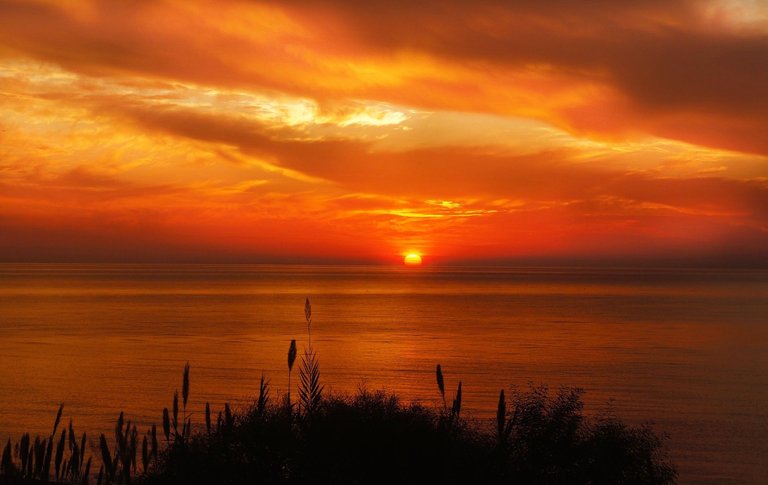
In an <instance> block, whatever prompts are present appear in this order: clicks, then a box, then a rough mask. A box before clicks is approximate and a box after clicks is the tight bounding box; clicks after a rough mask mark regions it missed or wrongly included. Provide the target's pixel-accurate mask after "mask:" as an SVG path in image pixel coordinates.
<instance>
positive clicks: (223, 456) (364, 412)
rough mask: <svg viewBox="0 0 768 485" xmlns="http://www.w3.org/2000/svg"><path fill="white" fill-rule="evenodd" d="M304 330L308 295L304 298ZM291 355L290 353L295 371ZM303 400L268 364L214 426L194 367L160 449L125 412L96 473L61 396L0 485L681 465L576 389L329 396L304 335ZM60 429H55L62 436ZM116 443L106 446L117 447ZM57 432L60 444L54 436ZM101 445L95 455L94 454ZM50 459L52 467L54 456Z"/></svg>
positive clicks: (590, 474)
mask: <svg viewBox="0 0 768 485" xmlns="http://www.w3.org/2000/svg"><path fill="white" fill-rule="evenodd" d="M305 317H306V321H307V331H308V334H309V332H310V331H311V306H310V304H309V300H307V302H306V305H305ZM295 358H296V345H295V341H293V342H292V343H291V347H290V350H289V353H288V367H289V378H290V371H291V370H292V367H293V362H294V361H295ZM300 378H301V379H300V386H299V397H300V400H299V406H294V405H293V403H291V401H290V398H288V397H287V396H286V399H275V400H274V401H273V400H272V399H271V398H270V384H269V381H268V380H266V379H265V377H264V375H263V374H262V377H261V380H260V382H259V394H258V397H257V398H256V399H254V403H253V404H252V405H251V406H250V407H248V408H245V409H242V410H239V411H236V412H233V410H232V408H231V407H230V406H229V404H228V403H227V404H225V405H224V409H223V411H219V412H218V417H217V419H216V422H215V424H214V422H213V419H212V411H211V408H210V404H209V403H206V405H205V418H204V424H202V423H201V424H199V425H197V427H196V428H195V429H193V423H192V420H191V417H190V415H189V414H188V413H187V401H188V398H189V393H190V369H189V365H188V364H187V365H186V366H185V368H184V373H183V377H182V394H181V397H182V399H181V408H180V406H179V393H178V391H176V392H175V393H174V395H173V400H172V407H171V410H170V411H169V409H168V408H165V409H163V412H162V424H163V434H164V436H165V447H164V448H163V449H161V448H160V446H159V444H158V438H157V429H156V427H155V426H154V425H153V426H152V427H151V428H150V429H149V430H148V431H147V432H146V434H145V435H143V436H142V439H141V442H140V443H141V445H140V446H139V432H138V429H137V427H136V426H135V425H132V424H131V422H130V421H128V422H125V419H124V416H123V414H122V413H120V416H119V417H118V419H117V422H116V425H115V436H114V439H113V440H108V439H107V437H106V436H105V435H103V434H102V435H101V436H100V437H99V441H98V445H96V444H95V443H92V444H91V447H92V455H93V454H95V455H96V456H97V458H96V459H97V460H98V461H99V462H100V465H99V471H98V473H97V474H94V476H91V463H92V458H88V459H87V460H86V459H85V455H86V446H87V441H86V435H85V434H83V435H82V438H81V439H80V440H77V439H76V435H75V432H74V430H73V428H72V423H71V421H70V424H69V428H68V430H63V431H62V432H61V435H60V437H59V435H57V429H58V426H59V423H60V420H61V416H62V410H63V406H62V407H60V408H59V410H58V413H57V415H56V418H55V420H54V425H53V431H52V433H51V435H50V436H49V437H48V438H40V437H37V438H35V440H34V441H32V439H31V437H30V435H29V434H28V433H27V434H24V435H23V436H22V438H21V439H20V440H19V442H18V443H16V444H13V443H12V442H11V440H8V442H7V444H6V445H5V447H4V448H3V452H2V457H1V458H0V485H6V484H27V483H48V482H49V480H56V481H57V482H60V483H69V484H78V485H86V484H88V483H91V482H93V481H95V483H96V484H97V485H108V484H120V485H122V484H125V485H128V484H131V483H144V484H147V485H154V484H157V485H162V484H241V483H242V484H246V483H247V484H252V483H266V484H270V483H286V484H305V483H307V484H309V483H318V484H325V483H327V484H377V483H441V484H454V483H455V484H459V483H461V484H475V483H489V484H497V483H498V484H502V483H510V484H512V483H515V484H570V483H574V484H666V483H673V482H674V481H675V479H676V472H675V469H674V467H673V466H672V464H671V463H670V461H669V459H668V458H667V455H666V451H665V449H664V446H663V440H662V438H661V437H659V436H658V435H657V434H656V433H654V431H653V430H652V429H651V428H650V427H649V426H640V427H633V426H628V425H626V424H625V423H623V422H621V421H620V420H619V419H617V418H616V417H613V416H600V417H597V418H589V417H587V416H585V415H584V413H583V402H582V400H581V391H580V390H578V389H572V388H562V389H560V390H559V391H558V392H556V393H550V392H549V390H548V389H547V388H546V387H531V388H529V389H528V390H525V391H512V392H511V393H510V395H509V397H508V396H507V395H506V394H505V392H504V390H502V391H501V392H500V394H499V401H498V406H497V415H496V419H495V420H493V421H489V422H487V423H483V422H478V421H473V422H470V421H468V420H467V419H465V418H463V417H462V416H461V406H462V384H461V381H459V383H458V386H457V391H456V394H455V397H454V399H453V401H452V405H451V406H450V408H449V406H448V401H447V399H446V395H445V378H444V375H443V370H442V368H441V366H440V365H437V367H436V378H437V387H438V392H439V393H440V396H441V398H442V404H443V405H442V407H441V408H438V409H431V408H428V407H425V406H422V405H420V404H407V403H403V402H401V401H400V399H399V398H398V397H397V396H396V395H394V394H386V393H384V392H370V391H367V390H360V391H359V392H358V393H356V394H354V395H338V394H337V395H326V394H322V389H323V386H322V385H321V383H320V370H319V364H318V361H317V356H316V354H315V352H314V350H313V349H312V347H311V344H309V347H308V348H307V349H305V352H304V356H303V357H302V362H301V365H300ZM57 438H58V439H57ZM110 442H111V447H110ZM54 443H55V448H54ZM94 451H95V453H94ZM51 465H53V468H51Z"/></svg>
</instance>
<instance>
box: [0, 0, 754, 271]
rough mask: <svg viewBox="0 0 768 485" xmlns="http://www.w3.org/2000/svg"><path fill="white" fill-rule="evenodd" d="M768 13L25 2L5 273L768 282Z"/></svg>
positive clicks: (10, 89) (710, 1) (0, 93)
mask: <svg viewBox="0 0 768 485" xmlns="http://www.w3.org/2000/svg"><path fill="white" fill-rule="evenodd" d="M767 132H768V1H766V0H744V1H735V0H695V1H688V0H643V1H639V0H627V1H621V2H616V1H614V0H583V1H579V2H573V1H566V0H542V1H539V2H530V1H523V0H477V1H472V2H469V1H459V0H439V1H437V0H425V1H419V2H397V1H380V0H368V1H365V2H361V1H357V0H330V1H314V0H295V1H291V2H269V1H266V2H255V1H210V2H206V1H197V2H189V1H163V0H157V1H148V0H135V1H128V0H112V1H83V0H78V1H75V0H72V1H67V2H61V1H59V0H56V1H49V0H24V1H15V0H0V261H6V262H27V261H39V262H56V261H62V262H67V261H80V262H88V261H93V262H135V261H146V262H299V263H301V262H308V263H309V262H340V263H345V262H348V263H357V262H367V263H394V262H398V261H402V257H403V255H404V254H406V253H409V252H416V253H419V254H421V255H422V256H423V258H424V262H425V263H433V264H458V263H464V262H469V263H493V264H497V263H511V264H524V263H532V264H545V263H563V264H656V265H675V264H692V265H698V264H702V265H739V266H761V267H765V266H768V250H767V249H768V135H766V133H767Z"/></svg>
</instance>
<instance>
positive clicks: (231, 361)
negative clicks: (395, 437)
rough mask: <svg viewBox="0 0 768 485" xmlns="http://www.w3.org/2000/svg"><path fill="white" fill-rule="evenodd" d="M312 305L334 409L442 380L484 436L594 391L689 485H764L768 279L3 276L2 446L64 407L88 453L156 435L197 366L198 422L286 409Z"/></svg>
mask: <svg viewBox="0 0 768 485" xmlns="http://www.w3.org/2000/svg"><path fill="white" fill-rule="evenodd" d="M307 297H308V298H310V300H311V303H312V327H311V332H312V344H313V346H314V347H315V349H316V350H317V352H318V354H319V358H320V364H321V372H322V380H323V382H324V383H325V385H326V389H327V390H328V391H332V392H348V391H355V390H356V389H358V388H359V387H361V386H362V387H366V388H368V389H386V390H389V391H393V392H396V393H398V394H399V395H401V396H402V397H403V398H404V399H406V400H412V401H420V402H422V403H424V404H427V405H435V406H437V405H438V402H439V395H438V393H437V388H436V385H435V374H434V373H435V365H436V364H437V363H440V364H441V365H442V368H443V370H444V374H445V378H446V386H447V387H448V388H451V390H450V392H451V393H453V389H454V388H455V386H456V385H457V383H458V381H459V380H461V381H462V382H463V391H464V402H465V406H466V409H467V410H468V412H469V413H470V414H471V415H472V416H473V417H474V418H476V419H479V420H484V419H487V418H489V417H491V416H492V415H493V412H494V409H495V406H496V402H497V399H498V393H499V390H500V389H502V388H505V389H510V388H512V387H517V388H518V389H526V388H527V387H528V386H529V385H530V384H531V383H532V384H533V385H539V384H546V385H548V386H549V388H550V389H551V390H552V391H553V392H555V391H557V389H558V388H559V387H560V386H573V387H580V388H583V389H584V392H585V393H584V400H585V403H586V409H585V410H586V413H587V414H599V413H606V412H612V413H614V414H616V415H618V416H619V417H621V418H623V419H625V420H627V421H629V422H631V423H634V424H639V423H645V422H653V423H654V428H655V430H656V431H657V432H660V433H666V434H668V435H669V439H668V441H667V444H668V447H669V449H670V451H671V455H672V457H673V459H674V461H675V462H676V464H677V465H678V469H679V472H680V481H681V483H768V271H765V270H711V269H698V270H697V269H631V268H623V269H584V268H501V267H483V268H469V267H428V266H425V267H420V268H401V267H387V266H262V265H85V264H76V265H75V264H61V265H41V264H3V265H0V439H2V440H3V441H4V440H6V439H7V438H8V436H12V437H13V438H14V439H18V437H19V436H20V434H21V433H22V432H24V431H31V432H39V433H45V434H48V433H50V431H49V430H50V427H51V425H52V422H53V419H54V417H55V413H56V409H57V407H58V405H59V403H64V404H65V412H64V416H65V419H66V420H68V419H69V418H70V417H71V418H72V419H73V422H74V427H75V429H76V431H78V432H81V431H87V432H88V433H89V435H90V436H91V439H92V440H93V438H94V437H96V436H97V434H98V433H99V432H107V431H109V430H111V429H113V426H114V420H115V418H116V417H117V415H118V413H119V412H120V411H125V412H126V414H127V416H128V417H129V418H131V419H133V420H134V421H137V422H139V423H140V427H145V426H148V425H149V424H150V423H152V422H154V423H158V424H159V423H161V416H162V409H163V407H166V406H168V407H170V404H171V399H172V396H173V393H174V391H175V390H176V389H178V388H180V387H181V375H182V369H183V366H184V364H185V363H186V362H189V363H190V365H191V369H192V370H191V388H192V391H191V397H190V404H189V407H190V411H191V412H192V413H193V418H192V419H193V421H197V422H198V423H200V422H201V421H202V420H203V417H202V416H203V408H204V406H205V402H206V401H210V402H211V405H212V406H213V408H214V409H218V408H221V407H222V406H223V403H224V402H230V403H232V404H233V405H235V406H245V405H247V404H248V402H250V400H251V399H252V397H253V395H254V394H255V393H256V392H257V389H258V381H259V378H260V377H261V375H262V373H264V375H265V376H266V377H267V378H268V379H269V380H270V382H271V385H272V393H273V394H274V395H277V394H280V393H283V392H285V390H286V385H287V382H286V381H287V363H286V352H287V350H288V346H289V343H290V341H291V339H296V340H297V342H298V345H299V349H301V348H302V347H303V346H305V345H306V343H307V326H306V323H305V321H304V301H305V298H307ZM295 382H296V381H295V380H294V383H295Z"/></svg>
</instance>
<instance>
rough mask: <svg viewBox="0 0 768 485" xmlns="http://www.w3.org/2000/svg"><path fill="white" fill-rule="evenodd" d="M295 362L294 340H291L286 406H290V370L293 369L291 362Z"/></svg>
mask: <svg viewBox="0 0 768 485" xmlns="http://www.w3.org/2000/svg"><path fill="white" fill-rule="evenodd" d="M294 362H296V340H295V339H294V340H291V345H290V346H288V394H287V395H286V401H287V404H288V407H291V372H292V371H293V363H294Z"/></svg>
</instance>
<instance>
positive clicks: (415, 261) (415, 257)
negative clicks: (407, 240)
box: [403, 253, 421, 266]
mask: <svg viewBox="0 0 768 485" xmlns="http://www.w3.org/2000/svg"><path fill="white" fill-rule="evenodd" d="M403 263H405V265H406V266H419V265H421V255H419V254H418V253H408V254H406V255H405V257H404V258H403Z"/></svg>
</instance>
